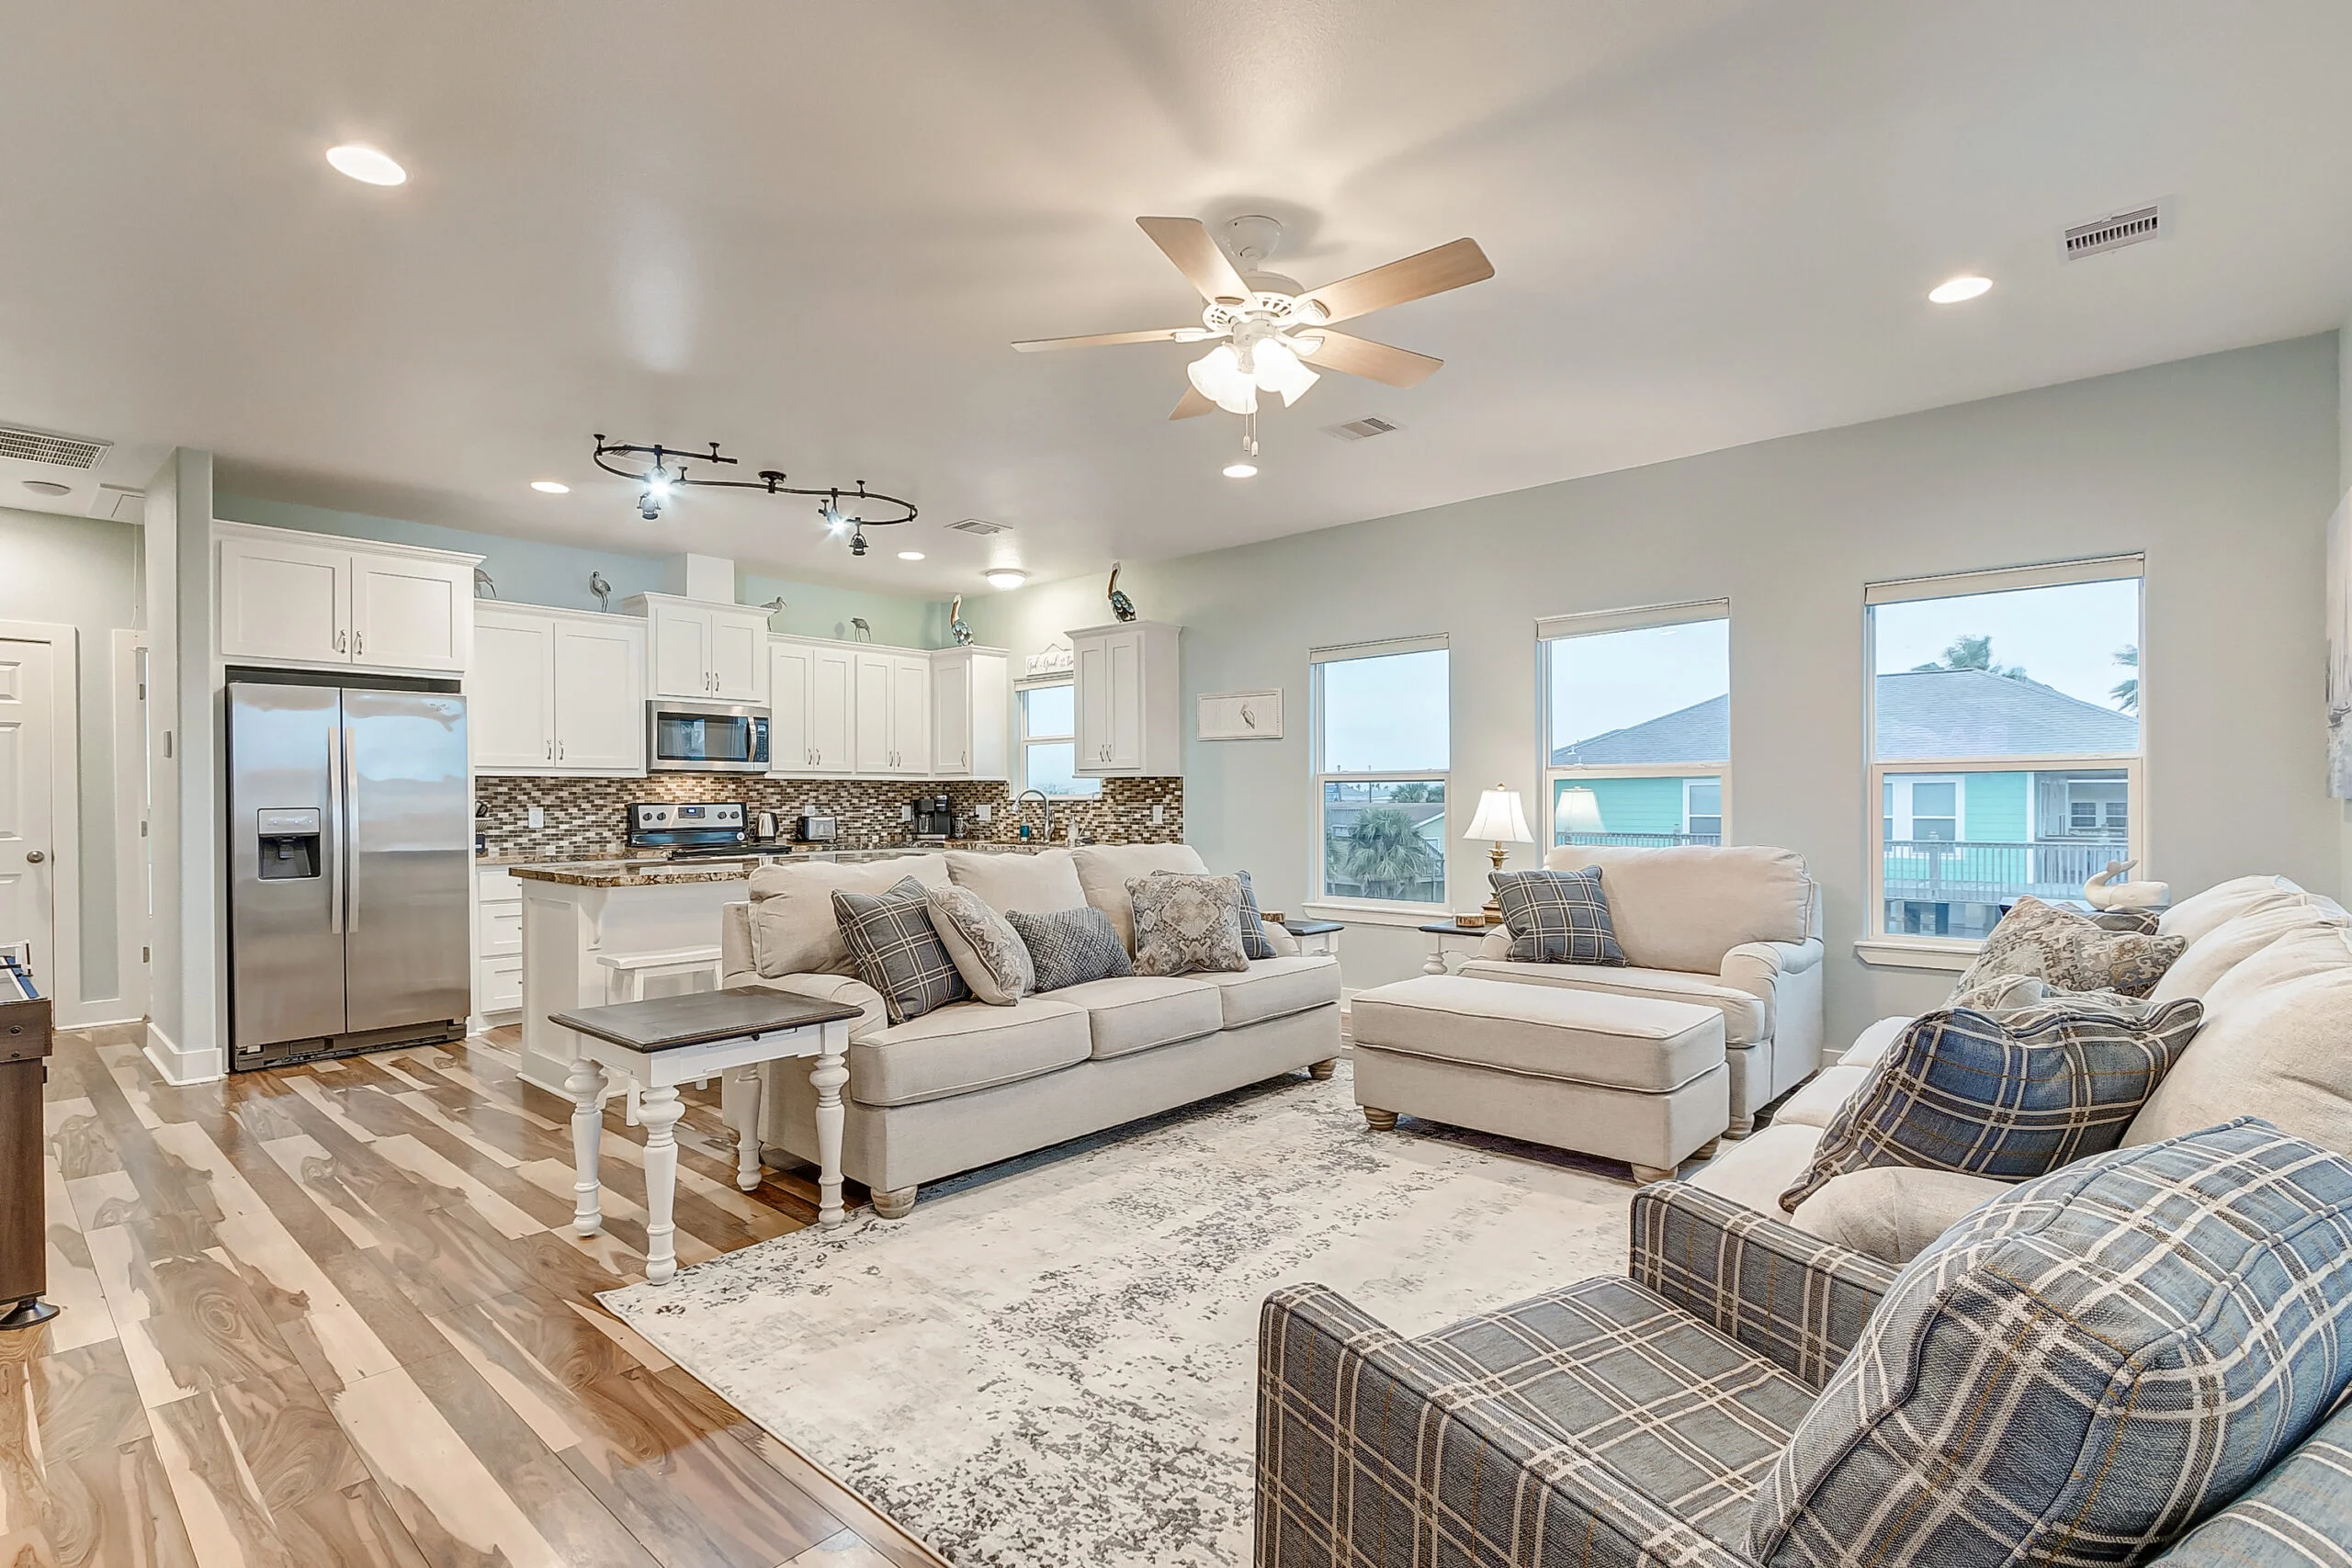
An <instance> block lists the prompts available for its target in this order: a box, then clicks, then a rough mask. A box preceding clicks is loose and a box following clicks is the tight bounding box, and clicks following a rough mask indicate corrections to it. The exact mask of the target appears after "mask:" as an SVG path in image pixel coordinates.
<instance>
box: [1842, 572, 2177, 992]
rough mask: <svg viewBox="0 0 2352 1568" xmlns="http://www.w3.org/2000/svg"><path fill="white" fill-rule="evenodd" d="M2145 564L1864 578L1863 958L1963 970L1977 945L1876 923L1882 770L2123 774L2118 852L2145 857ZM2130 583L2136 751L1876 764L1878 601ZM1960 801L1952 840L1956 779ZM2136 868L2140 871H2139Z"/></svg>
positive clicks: (1881, 891)
mask: <svg viewBox="0 0 2352 1568" xmlns="http://www.w3.org/2000/svg"><path fill="white" fill-rule="evenodd" d="M2146 578H2147V567H2146V561H2145V559H2144V558H2143V557H2141V556H2139V555H2136V554H2134V555H2124V556H2098V557H2094V558H2088V559H2084V560H2072V561H2053V562H2050V563H2047V564H2044V565H2039V566H2022V567H2001V568H1995V569H1992V570H1985V571H1963V572H1953V573H1951V574H1950V575H1946V576H1938V577H1913V578H1905V579H1902V580H1899V581H1890V582H1873V583H1868V584H1865V585H1864V587H1863V590H1862V757H1863V761H1864V764H1865V767H1866V770H1867V771H1866V776H1865V780H1864V788H1865V790H1866V793H1865V794H1864V795H1863V799H1864V800H1865V801H1867V802H1868V804H1869V820H1868V822H1867V823H1866V824H1865V826H1864V829H1863V834H1862V839H1863V842H1862V863H1863V865H1864V866H1866V867H1867V868H1868V870H1867V872H1866V874H1865V875H1866V878H1867V880H1868V883H1869V900H1868V902H1867V903H1866V904H1865V906H1864V914H1863V919H1864V922H1865V923H1864V926H1863V934H1862V938H1861V940H1860V941H1859V942H1856V943H1855V944H1854V952H1855V953H1856V955H1857V956H1858V957H1860V959H1861V960H1862V961H1863V962H1864V963H1867V964H1883V965H1889V966H1893V967H1896V968H1911V969H1945V970H1961V969H1965V968H1967V967H1968V965H1969V964H1970V963H1971V962H1973V960H1974V958H1975V956H1976V953H1977V951H1978V950H1979V949H1980V948H1981V947H1983V946H1984V942H1983V941H1982V940H1981V939H1979V938H1975V937H1931V936H1922V935H1914V934H1910V933H1906V932H1902V931H1883V930H1882V929H1881V928H1882V926H1883V922H1884V921H1885V919H1886V852H1885V849H1884V845H1883V837H1882V835H1883V830H1884V829H1883V824H1884V821H1885V817H1884V806H1883V802H1884V801H1885V799H1886V779H1887V776H1888V775H1889V774H1898V775H1904V776H1911V777H1917V776H1925V775H1935V776H1947V775H1948V776H1955V777H1961V776H1962V775H1966V774H1969V773H2065V772H2067V771H2069V770H2071V769H2075V768H2081V769H2086V770H2091V771H2097V772H2102V773H2112V772H2115V771H2117V770H2120V771H2121V772H2122V773H2123V774H2124V783H2125V798H2126V799H2127V800H2128V801H2129V802H2130V806H2129V809H2128V811H2127V822H2126V827H2125V832H2126V835H2127V840H2128V847H2127V848H2126V851H2125V856H2124V858H2126V859H2130V860H2135V861H2138V862H2140V863H2141V864H2142V865H2143V867H2144V866H2145V864H2146V857H2147V832H2148V817H2149V808H2148V807H2149V803H2148V795H2147V772H2146V767H2145V761H2146V758H2147V754H2148V708H2147V703H2146V701H2145V694H2146V692H2147V689H2148V688H2147V679H2148V638H2147V627H2148V593H2147V582H2146ZM2126 579H2132V580H2137V581H2139V582H2140V584H2141V589H2140V615H2139V625H2138V626H2136V627H2135V628H2134V630H2133V633H2132V645H2133V646H2134V647H2135V648H2137V649H2139V650H2140V665H2139V670H2138V674H2139V678H2140V682H2141V685H2140V690H2141V693H2142V694H2143V700H2142V702H2141V705H2140V711H2139V714H2138V717H2139V720H2140V749H2139V750H2137V751H2135V752H2131V753H2120V752H2083V753H2066V754H2052V755H2038V756H2030V757H1905V758H1903V759H1901V760H1899V761H1894V760H1890V761H1880V759H1879V756H1878V619H1877V617H1876V616H1875V615H1873V614H1872V613H1871V612H1872V611H1874V610H1875V609H1876V608H1877V607H1878V606H1879V605H1881V604H1907V603H1910V602H1913V601H1916V600H1921V599H1960V598H1968V597H1971V596H1973V595H1976V594H1981V593H2007V592H2016V591H2017V590H2019V589H2026V588H2060V587H2065V586H2069V585H2071V584H2074V583H2079V582H2115V581H2123V580H2126ZM1959 793H1960V799H1959V801H1958V802H1957V803H1956V804H1958V806H1959V807H1960V810H1961V813H1962V820H1961V822H1960V823H1959V824H1958V825H1957V829H1956V831H1957V832H1958V833H1959V835H1960V837H1959V839H1958V840H1956V841H1959V842H1965V841H1966V840H1967V821H1966V813H1967V784H1966V780H1965V778H1964V777H1961V789H1960V792H1959ZM2027 821H2028V831H2029V832H2030V831H2031V830H2032V813H2031V810H2030V809H2029V812H2028V817H2027ZM2135 874H2137V875H2142V876H2145V875H2147V874H2148V873H2147V872H2146V871H2145V870H2142V871H2139V872H2136V873H2135Z"/></svg>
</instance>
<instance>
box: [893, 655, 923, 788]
mask: <svg viewBox="0 0 2352 1568" xmlns="http://www.w3.org/2000/svg"><path fill="white" fill-rule="evenodd" d="M890 667H891V672H890V682H891V684H890V749H891V750H892V752H893V753H894V755H895V758H896V761H894V762H893V764H892V766H893V767H894V768H895V770H896V771H897V772H899V773H904V774H906V775H907V776H908V777H909V778H918V779H922V778H929V777H930V776H931V660H928V659H925V658H923V657H922V655H921V654H910V653H901V654H897V655H894V656H892V658H891V660H890Z"/></svg>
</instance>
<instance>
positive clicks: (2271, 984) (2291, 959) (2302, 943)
mask: <svg viewBox="0 0 2352 1568" xmlns="http://www.w3.org/2000/svg"><path fill="white" fill-rule="evenodd" d="M2346 968H2352V928H2346V927H2345V926H2341V925H2335V924H2328V925H2317V924H2313V925H2307V926H2302V927H2301V928H2299V929H2297V930H2295V931H2289V932H2288V933H2287V934H2286V935H2284V936H2281V937H2279V938H2278V940H2277V941H2275V942H2270V943H2269V944H2268V945H2267V946H2266V947H2264V948H2262V949H2261V951H2259V952H2257V953H2249V954H2248V955H2247V956H2246V957H2245V958H2244V959H2243V960H2241V961H2240V962H2239V963H2237V964H2233V966H2232V967H2231V969H2230V972H2229V973H2228V974H2226V975H2224V976H2222V977H2221V978H2220V979H2218V980H2216V981H2214V982H2213V983H2212V984H2211V986H2208V987H2206V988H2205V998H2204V1000H2205V1016H2206V1018H2207V1019H2208V1020H2212V1019H2219V1018H2227V1017H2228V1016H2229V1015H2230V1014H2231V1013H2233V1012H2235V1011H2237V1010H2240V1009H2241V1008H2244V1007H2246V1006H2248V1005H2250V1004H2252V1003H2256V1002H2258V1001H2260V1000H2261V999H2262V998H2264V997H2266V996H2268V995H2269V994H2270V993H2272V992H2274V991H2276V990H2277V989H2278V987H2281V986H2289V985H2292V984H2294V983H2295V982H2296V981H2298V980H2310V979H2315V978H2317V977H2319V976H2326V975H2335V974H2339V973H2341V972H2342V971H2343V970H2345V969H2346Z"/></svg>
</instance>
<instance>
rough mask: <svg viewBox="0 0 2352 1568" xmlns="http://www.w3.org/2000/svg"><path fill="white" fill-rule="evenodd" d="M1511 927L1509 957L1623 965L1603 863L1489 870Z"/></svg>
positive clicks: (1517, 960) (1540, 961) (1497, 899)
mask: <svg viewBox="0 0 2352 1568" xmlns="http://www.w3.org/2000/svg"><path fill="white" fill-rule="evenodd" d="M1487 881H1488V882H1489V883H1492V884H1493V885H1494V889H1495V902H1496V903H1497V904H1498V905H1500V906H1501V908H1502V912H1503V924H1504V925H1505V926H1506V927H1508V928H1509V929H1510V949H1509V950H1508V951H1507V952H1506V953H1504V956H1505V957H1506V958H1509V959H1510V960H1511V961H1512V962H1514V963H1519V964H1606V965H1609V966H1611V967H1614V968H1618V969H1623V967H1625V950H1624V949H1623V948H1622V947H1620V946H1619V945H1618V944H1617V933H1616V931H1614V930H1612V929H1611V926H1610V923H1609V896H1608V895H1607V894H1606V893H1604V892H1602V891H1601V886H1600V867H1599V866H1590V865H1589V866H1586V867H1584V868H1583V869H1582V870H1580V871H1496V872H1489V873H1487Z"/></svg>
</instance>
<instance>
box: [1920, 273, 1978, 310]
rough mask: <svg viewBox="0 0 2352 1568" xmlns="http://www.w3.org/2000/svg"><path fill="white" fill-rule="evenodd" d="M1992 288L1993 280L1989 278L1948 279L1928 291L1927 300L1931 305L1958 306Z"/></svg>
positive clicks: (1965, 277) (1961, 277)
mask: <svg viewBox="0 0 2352 1568" xmlns="http://www.w3.org/2000/svg"><path fill="white" fill-rule="evenodd" d="M1992 287H1993V280H1992V279H1991V278H1989V277H1977V276H1973V275H1970V276H1960V277H1949V278H1946V279H1945V280H1944V281H1943V282H1941V283H1939V284H1937V285H1936V286H1935V287H1934V288H1930V289H1928V300H1929V301H1930V302H1931V303H1933V304H1938V305H1958V304H1960V303H1962V301H1964V300H1969V299H1975V298H1976V297H1977V296H1978V295H1980V294H1983V293H1984V292H1985V290H1987V289H1989V288H1992Z"/></svg>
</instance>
